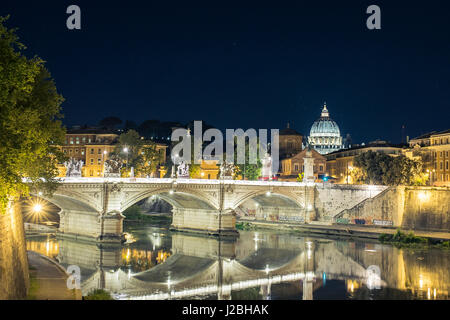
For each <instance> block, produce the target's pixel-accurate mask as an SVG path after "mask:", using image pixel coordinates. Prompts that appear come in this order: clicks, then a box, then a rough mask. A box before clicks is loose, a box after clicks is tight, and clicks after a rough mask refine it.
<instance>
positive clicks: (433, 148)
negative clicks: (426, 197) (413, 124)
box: [409, 129, 450, 186]
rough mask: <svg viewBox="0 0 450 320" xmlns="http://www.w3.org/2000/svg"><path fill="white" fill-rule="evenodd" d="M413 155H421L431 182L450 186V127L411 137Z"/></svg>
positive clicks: (410, 143)
mask: <svg viewBox="0 0 450 320" xmlns="http://www.w3.org/2000/svg"><path fill="white" fill-rule="evenodd" d="M409 145H410V147H411V148H413V156H420V157H421V158H422V162H423V165H424V170H426V172H427V173H428V175H429V184H430V185H434V186H450V163H449V162H450V129H447V130H444V131H440V132H431V133H427V134H425V135H422V136H419V137H417V138H414V139H411V140H410V141H409Z"/></svg>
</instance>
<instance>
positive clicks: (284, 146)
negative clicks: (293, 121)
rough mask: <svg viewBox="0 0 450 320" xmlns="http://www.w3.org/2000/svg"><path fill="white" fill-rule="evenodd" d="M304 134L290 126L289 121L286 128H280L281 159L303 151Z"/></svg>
mask: <svg viewBox="0 0 450 320" xmlns="http://www.w3.org/2000/svg"><path fill="white" fill-rule="evenodd" d="M302 141H303V136H302V135H301V134H300V133H298V132H297V131H295V130H294V129H291V128H290V125H289V123H288V124H287V127H286V128H285V129H282V130H280V136H279V156H280V159H285V158H289V157H293V156H294V155H296V154H297V153H299V152H300V151H302Z"/></svg>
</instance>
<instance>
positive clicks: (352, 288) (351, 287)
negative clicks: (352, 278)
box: [350, 282, 355, 292]
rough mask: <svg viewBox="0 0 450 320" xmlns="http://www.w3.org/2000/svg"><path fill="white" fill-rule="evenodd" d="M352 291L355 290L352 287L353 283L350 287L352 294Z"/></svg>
mask: <svg viewBox="0 0 450 320" xmlns="http://www.w3.org/2000/svg"><path fill="white" fill-rule="evenodd" d="M353 290H355V287H354V286H353V282H352V284H351V286H350V291H351V292H353Z"/></svg>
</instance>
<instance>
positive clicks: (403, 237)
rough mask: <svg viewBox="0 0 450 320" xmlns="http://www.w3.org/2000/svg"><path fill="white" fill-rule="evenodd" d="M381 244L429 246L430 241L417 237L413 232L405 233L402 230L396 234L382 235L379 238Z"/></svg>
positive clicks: (398, 230)
mask: <svg viewBox="0 0 450 320" xmlns="http://www.w3.org/2000/svg"><path fill="white" fill-rule="evenodd" d="M378 239H379V240H380V241H381V242H393V243H398V244H428V239H427V238H423V237H418V236H415V235H414V233H413V232H408V233H406V232H403V231H401V230H400V229H397V231H396V232H395V233H394V234H385V233H382V234H381V235H380V236H379V238H378Z"/></svg>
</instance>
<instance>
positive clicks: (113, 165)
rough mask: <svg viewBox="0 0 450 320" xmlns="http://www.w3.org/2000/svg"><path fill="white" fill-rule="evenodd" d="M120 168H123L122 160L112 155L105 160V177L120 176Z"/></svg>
mask: <svg viewBox="0 0 450 320" xmlns="http://www.w3.org/2000/svg"><path fill="white" fill-rule="evenodd" d="M120 168H122V161H121V160H120V158H119V157H118V156H112V157H111V158H110V159H108V160H106V161H105V173H104V176H105V178H120Z"/></svg>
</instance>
